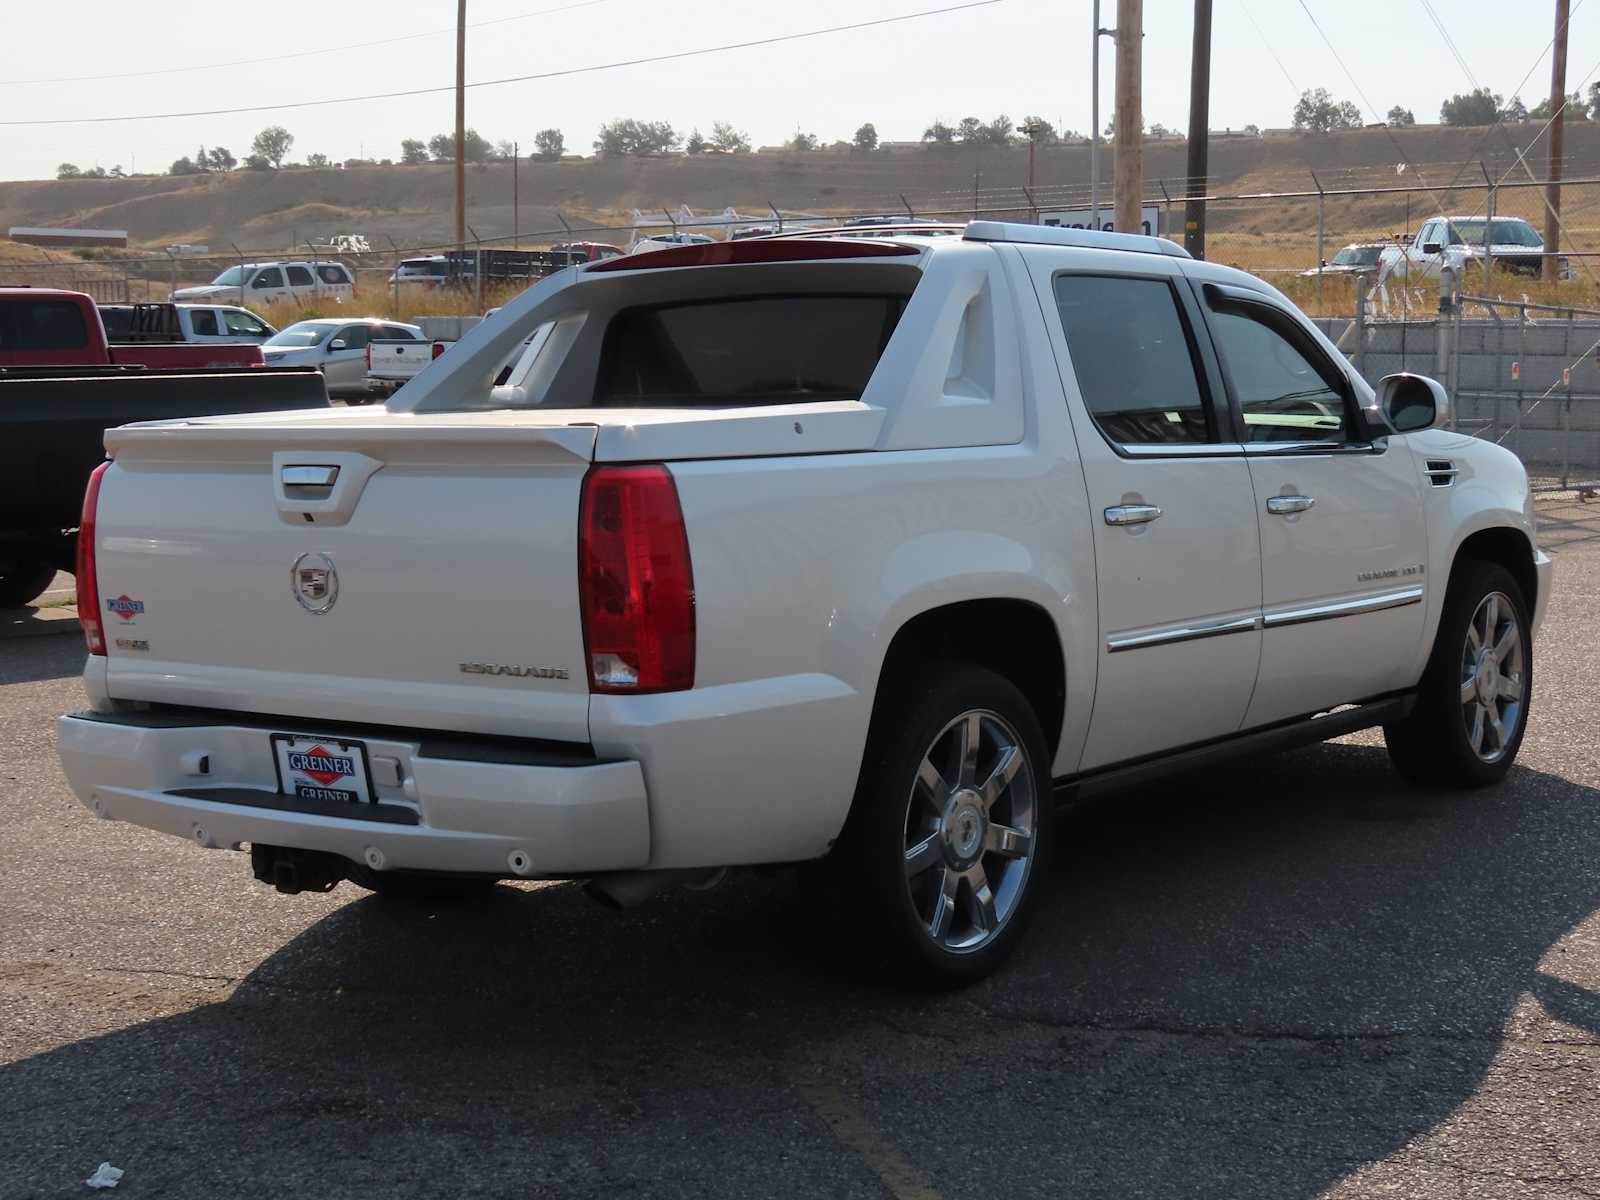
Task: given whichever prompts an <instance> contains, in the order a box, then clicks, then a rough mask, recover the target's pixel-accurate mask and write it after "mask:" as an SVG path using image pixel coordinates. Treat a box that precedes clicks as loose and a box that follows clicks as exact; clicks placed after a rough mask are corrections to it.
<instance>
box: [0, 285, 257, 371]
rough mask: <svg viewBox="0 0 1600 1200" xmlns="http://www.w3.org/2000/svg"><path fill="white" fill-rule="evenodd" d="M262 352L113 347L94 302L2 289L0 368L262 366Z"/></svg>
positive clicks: (221, 347) (195, 345)
mask: <svg viewBox="0 0 1600 1200" xmlns="http://www.w3.org/2000/svg"><path fill="white" fill-rule="evenodd" d="M262 363H263V359H262V357H261V347H260V346H257V345H254V344H251V343H245V342H241V343H238V344H237V345H235V344H233V343H228V342H217V343H204V342H171V343H166V342H143V343H138V344H135V345H129V346H113V345H111V344H109V343H108V342H107V341H106V331H105V326H104V325H102V324H101V322H100V310H99V309H97V308H96V307H95V303H94V299H93V298H92V297H90V296H86V295H84V293H82V292H66V291H57V290H55V289H54V288H30V287H0V369H3V368H5V367H76V366H101V367H103V366H125V367H183V368H191V369H192V368H195V367H259V366H261V365H262Z"/></svg>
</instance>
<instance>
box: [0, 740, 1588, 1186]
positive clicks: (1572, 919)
mask: <svg viewBox="0 0 1600 1200" xmlns="http://www.w3.org/2000/svg"><path fill="white" fill-rule="evenodd" d="M1597 799H1600V793H1597V792H1596V791H1595V790H1594V789H1591V788H1587V787H1583V786H1580V785H1577V784H1574V783H1571V782H1569V781H1567V780H1564V779H1561V778H1559V777H1556V776H1553V775H1547V774H1541V773H1539V772H1537V771H1533V770H1529V769H1523V768H1518V769H1516V770H1515V771H1514V772H1513V774H1512V776H1511V777H1510V778H1509V779H1508V781H1507V782H1506V783H1505V784H1504V785H1502V786H1501V787H1500V788H1498V789H1495V790H1492V791H1489V792H1486V793H1478V794H1472V795H1465V796H1460V795H1457V796H1450V795H1438V794H1429V793H1424V792H1419V791H1417V790H1414V789H1412V788H1410V787H1408V786H1407V785H1405V784H1403V783H1402V782H1401V781H1400V780H1399V778H1398V777H1397V776H1396V775H1394V774H1393V773H1392V772H1391V771H1390V770H1389V768H1388V766H1387V760H1386V757H1385V755H1384V753H1383V751H1382V750H1381V749H1375V748H1373V747H1371V746H1366V745H1351V744H1336V745H1328V746H1321V747H1316V748H1313V749H1311V750H1307V751H1302V752H1299V753H1296V754H1294V755H1290V756H1283V757H1280V758H1276V759H1271V760H1266V761H1263V762H1258V763H1252V764H1249V765H1246V766H1242V767H1239V768H1235V769H1229V770H1218V771H1210V772H1206V773H1204V774H1196V775H1193V776H1191V777H1189V778H1187V779H1185V780H1182V781H1180V782H1178V783H1175V784H1172V785H1168V786H1165V787H1162V788H1160V789H1154V790H1151V791H1148V792H1146V793H1143V794H1140V795H1138V796H1133V797H1127V798H1124V799H1121V800H1117V801H1114V802H1106V803H1102V804H1100V805H1098V806H1097V807H1095V808H1093V809H1088V810H1083V811H1079V812H1076V813H1073V814H1070V815H1068V816H1067V818H1066V819H1064V820H1063V821H1062V822H1061V829H1060V832H1061V834H1062V839H1061V842H1060V853H1059V854H1058V856H1057V862H1056V869H1055V871H1054V872H1053V875H1052V878H1051V879H1050V881H1049V888H1048V891H1047V893H1046V895H1045V897H1044V899H1045V903H1044V904H1043V905H1042V907H1041V910H1040V911H1039V913H1038V920H1037V923H1036V924H1035V926H1034V927H1033V929H1032V930H1031V931H1030V935H1029V938H1028V940H1027V942H1026V944H1025V945H1024V947H1023V948H1022V950H1021V952H1020V953H1019V954H1018V955H1017V957H1016V958H1015V959H1014V960H1013V961H1012V963H1011V964H1010V965H1009V967H1008V968H1007V969H1005V970H1004V971H1002V973H1001V974H999V975H998V976H997V977H995V978H993V979H991V980H988V981H986V982H985V983H983V984H981V985H979V986H978V987H975V988H972V989H970V990H968V991H965V992H961V993H956V994H953V995H946V996H934V997H929V996H918V995H910V994H906V993H903V992H897V991H894V990H892V989H889V988H885V987H881V986H878V985H875V984H871V983H868V982H865V981H863V980H862V979H861V978H860V977H859V976H858V975H857V974H855V973H853V972H851V971H849V970H847V969H846V968H844V967H842V966H840V965H839V956H838V955H837V954H836V953H835V950H836V947H837V945H838V944H839V943H840V942H841V941H842V940H844V939H845V938H846V937H847V935H848V924H847V923H848V914H843V915H840V914H831V915H828V916H826V917H825V916H824V914H825V913H827V906H826V905H823V904H819V903H816V902H815V901H816V898H815V897H808V896H807V895H806V894H805V893H804V892H803V891H800V890H797V887H798V885H796V884H794V883H793V882H792V881H791V880H789V879H787V878H762V877H759V876H746V877H744V878H742V879H736V880H734V881H731V882H730V883H729V884H727V885H725V886H724V887H723V888H721V889H719V890H717V891H714V892H712V893H709V894H706V895H689V894H681V893H680V894H673V895H670V896H667V897H664V898H662V899H659V900H657V901H654V902H652V903H649V904H647V905H645V906H644V907H641V908H639V909H636V910H633V911H632V912H630V913H627V914H624V915H622V916H620V917H619V916H616V915H613V914H610V913H608V912H606V911H603V910H602V909H600V908H599V907H598V906H594V905H592V904H591V903H590V902H589V901H588V900H586V899H585V898H584V897H582V896H581V895H579V894H578V892H577V889H575V888H572V887H565V886H559V887H547V888H540V889H527V888H522V887H510V886H506V887H500V888H497V889H496V890H495V894H494V895H493V896H492V897H490V898H488V899H485V900H481V901H477V902H471V903H465V904H459V905H452V906H430V905H426V904H422V905H403V904H395V903H391V902H387V901H383V900H379V899H377V898H374V897H366V898H361V899H356V898H355V896H356V893H355V892H354V889H353V888H352V887H351V885H343V886H344V888H345V889H347V890H349V891H350V894H351V897H352V902H351V903H347V904H345V905H343V906H342V907H340V908H338V909H336V910H335V911H333V912H332V913H331V914H330V915H328V916H327V917H325V918H324V919H322V920H320V921H318V922H317V923H316V924H315V925H313V926H311V927H310V928H308V929H307V930H306V931H305V932H304V933H303V934H301V935H300V936H298V937H296V938H295V939H294V940H293V941H291V942H289V943H288V944H286V945H284V946H283V947H282V949H280V950H279V951H278V952H276V953H275V954H273V955H272V956H271V957H270V958H268V959H266V960H265V961H263V962H262V963H261V964H260V965H259V966H258V967H257V968H256V969H255V970H254V971H253V972H252V973H251V974H250V975H249V977H248V978H246V979H244V980H243V981H241V982H240V983H239V984H238V986H237V987H236V988H234V989H233V990H232V992H231V993H228V992H227V991H226V989H225V988H224V989H223V990H222V991H220V992H218V993H216V994H218V995H223V996H226V999H224V1000H222V1001H221V1002H217V1003H206V1002H205V1001H204V999H203V998H202V999H199V1000H198V1001H196V1002H194V1005H193V1006H190V1007H187V1009H186V1011H183V1012H181V1013H179V1014H178V1015H174V1016H170V1017H163V1018H159V1019H155V1020H150V1021H147V1022H145V1023H143V1024H140V1025H137V1026H134V1027H132V1028H128V1029H124V1030H121V1031H119V1032H114V1033H110V1034H106V1035H104V1036H99V1037H91V1038H87V1039H85V1040H82V1041H79V1042H77V1043H74V1044H71V1045H68V1046H65V1047H63V1048H61V1049H59V1050H55V1051H51V1052H48V1053H44V1054H40V1055H37V1056H35V1057H33V1058H31V1059H27V1060H24V1061H22V1062H20V1063H17V1064H14V1065H12V1066H10V1067H6V1068H4V1069H0V1097H9V1100H0V1112H3V1114H4V1121H3V1122H0V1125H6V1126H9V1127H10V1128H9V1131H8V1132H6V1133H4V1134H0V1148H5V1149H9V1150H11V1151H13V1152H14V1153H12V1154H8V1155H4V1156H0V1159H4V1158H9V1159H10V1160H11V1162H12V1163H13V1166H12V1167H10V1168H5V1167H3V1166H0V1185H4V1186H0V1192H4V1193H5V1194H6V1195H17V1194H21V1195H31V1194H40V1195H43V1194H56V1193H57V1192H58V1191H59V1192H62V1193H65V1192H68V1191H71V1192H72V1193H73V1194H78V1193H79V1192H80V1191H81V1185H79V1184H78V1183H77V1179H78V1178H81V1175H82V1174H83V1173H86V1172H87V1171H88V1170H89V1169H91V1168H92V1167H93V1164H94V1162H97V1161H99V1159H100V1158H101V1157H112V1158H113V1160H114V1161H116V1162H117V1163H118V1164H119V1165H122V1166H126V1167H128V1168H129V1175H128V1177H127V1179H126V1180H125V1181H124V1186H123V1187H122V1188H121V1189H120V1190H119V1195H120V1194H124V1193H125V1194H128V1195H134V1196H143V1195H156V1194H160V1195H179V1196H186V1195H191V1194H192V1195H196V1196H199V1195H222V1194H237V1195H247V1194H258V1193H259V1192H260V1191H261V1190H262V1189H263V1187H264V1186H265V1185H266V1184H267V1183H268V1182H269V1181H270V1183H271V1187H270V1189H269V1190H271V1191H272V1192H273V1193H274V1194H291V1193H292V1192H293V1191H294V1190H295V1189H301V1190H305V1189H309V1190H307V1191H306V1194H323V1195H357V1194H377V1193H383V1194H386V1195H411V1194H418V1195H452V1196H460V1195H480V1194H482V1195H498V1194H503V1193H505V1192H508V1191H511V1190H518V1191H524V1192H525V1194H530V1195H559V1196H578V1195H585V1196H586V1195H595V1196H611V1195H616V1194H618V1193H622V1192H629V1193H631V1194H637V1195H641V1196H676V1195H695V1196H707V1195H714V1196H739V1197H752V1196H776V1195H794V1196H852V1195H863V1196H873V1195H883V1194H885V1191H886V1188H887V1191H888V1192H889V1193H890V1194H893V1195H896V1196H902V1195H921V1196H927V1195H943V1196H946V1197H957V1196H969V1195H980V1194H981V1195H1005V1196H1032V1195H1039V1196H1062V1195H1071V1196H1074V1197H1081V1196H1107V1197H1112V1196H1115V1197H1131V1196H1144V1195H1152V1196H1169V1195H1185V1196H1217V1197H1229V1198H1237V1197H1244V1196H1263V1197H1267V1196H1270V1197H1311V1196H1315V1195H1318V1194H1320V1193H1322V1192H1323V1191H1324V1190H1325V1189H1327V1188H1329V1187H1330V1186H1332V1185H1334V1184H1335V1183H1337V1182H1338V1181H1340V1180H1341V1179H1346V1178H1347V1177H1348V1176H1350V1175H1351V1174H1352V1173H1353V1172H1356V1171H1358V1170H1359V1169H1360V1168H1362V1167H1363V1166H1364V1165H1366V1164H1370V1163H1373V1162H1376V1161H1378V1160H1381V1159H1383V1158H1385V1157H1387V1156H1390V1155H1393V1154H1395V1153H1396V1152H1397V1151H1400V1150H1402V1148H1404V1147H1406V1146H1407V1145H1408V1143H1411V1142H1413V1141H1414V1140H1415V1139H1418V1138H1422V1137H1424V1136H1426V1135H1428V1134H1429V1133H1430V1132H1431V1131H1435V1130H1436V1129H1437V1128H1438V1127H1439V1126H1440V1124H1441V1123H1442V1122H1444V1121H1446V1119H1447V1118H1450V1117H1452V1116H1453V1115H1454V1114H1457V1113H1458V1112H1459V1110H1461V1109H1462V1108H1463V1106H1465V1105H1467V1104H1468V1102H1469V1101H1470V1100H1471V1099H1472V1098H1473V1097H1474V1095H1475V1094H1476V1093H1477V1092H1478V1090H1479V1089H1480V1088H1481V1087H1483V1086H1485V1081H1486V1076H1488V1075H1489V1074H1490V1072H1491V1068H1492V1067H1493V1066H1494V1065H1495V1062H1496V1060H1497V1058H1498V1057H1499V1056H1501V1055H1502V1054H1503V1053H1504V1052H1506V1049H1507V1047H1508V1046H1510V1045H1511V1044H1512V1043H1513V1042H1514V1041H1515V1040H1516V1039H1517V1037H1518V1033H1517V1029H1518V1023H1519V1022H1524V1021H1526V1020H1530V1019H1532V1020H1538V1021H1547V1019H1548V1018H1547V1017H1546V1016H1545V1015H1544V1013H1541V1012H1540V1011H1539V1009H1538V1006H1543V1010H1544V1012H1545V1013H1548V1015H1549V1016H1550V1017H1554V1018H1556V1019H1558V1020H1559V1021H1561V1022H1564V1023H1566V1024H1568V1025H1570V1026H1573V1027H1575V1028H1576V1030H1577V1031H1578V1032H1577V1034H1576V1035H1571V1034H1569V1036H1575V1037H1577V1038H1578V1039H1587V1040H1593V1039H1595V1038H1600V995H1597V994H1596V992H1595V991H1594V990H1593V988H1594V987H1595V984H1596V979H1595V977H1594V976H1593V974H1590V975H1588V976H1586V977H1581V978H1576V979H1574V978H1568V977H1566V976H1565V975H1564V974H1562V973H1561V971H1559V970H1553V969H1551V967H1550V961H1554V960H1555V959H1556V958H1557V957H1558V956H1559V951H1557V952H1556V953H1554V954H1553V953H1552V948H1553V947H1555V946H1556V945H1557V943H1559V942H1561V940H1562V939H1563V937H1564V936H1565V935H1566V934H1567V933H1568V932H1569V931H1570V930H1572V929H1573V927H1574V926H1575V925H1577V924H1578V923H1580V922H1582V921H1584V920H1585V919H1586V918H1588V917H1589V916H1590V915H1591V913H1593V912H1594V911H1595V910H1596V908H1597V907H1600V889H1597V884H1596V872H1595V867H1594V864H1595V863H1596V862H1597V861H1600V805H1597V804H1596V800H1597ZM241 869H243V868H242V866H241ZM152 886H156V884H155V883H152ZM185 894H186V893H185ZM282 902H283V903H294V901H291V900H284V901H282ZM219 936H220V937H224V938H225V937H227V936H228V934H227V931H226V930H225V929H224V930H220V931H219ZM1584 969H1585V970H1588V971H1590V972H1592V971H1594V969H1595V965H1594V964H1593V963H1589V964H1587V966H1586V967H1585V968H1584ZM125 982H126V981H124V983H125ZM182 985H183V981H181V980H180V981H178V983H177V986H182ZM203 985H204V981H196V986H197V987H199V986H203ZM212 986H215V985H212ZM1530 996H1531V997H1532V999H1530V998H1529V997H1530ZM1535 1001H1536V1002H1537V1004H1535V1003H1534V1002H1535ZM1519 1006H1520V1007H1519ZM1530 1006H1532V1011H1533V1016H1532V1017H1531V1018H1530V1017H1529V1016H1528V1012H1529V1009H1530ZM1518 1014H1520V1015H1518ZM1533 1044H1534V1046H1535V1052H1537V1039H1535V1040H1534V1043H1533ZM1577 1108H1578V1109H1579V1110H1581V1108H1582V1105H1581V1104H1579V1105H1578V1106H1577ZM1537 1111H1538V1112H1539V1113H1540V1117H1541V1119H1543V1120H1545V1121H1547V1122H1548V1121H1551V1120H1558V1119H1560V1118H1559V1117H1557V1116H1552V1115H1551V1114H1550V1113H1548V1112H1546V1111H1545V1110H1543V1109H1539V1110H1537ZM1506 1119H1507V1120H1510V1119H1512V1117H1511V1116H1509V1115H1507V1118H1506ZM1571 1119H1572V1120H1573V1121H1574V1122H1579V1121H1581V1118H1580V1117H1578V1116H1573V1117H1571ZM841 1129H843V1132H841ZM861 1130H866V1131H868V1132H866V1133H862V1132H860V1131H861ZM852 1131H854V1132H852ZM1512 1132H1513V1131H1512V1130H1509V1129H1508V1130H1503V1131H1497V1130H1495V1129H1494V1128H1492V1127H1491V1128H1489V1129H1487V1130H1484V1131H1481V1132H1480V1133H1479V1134H1477V1135H1475V1136H1481V1137H1487V1138H1493V1137H1495V1136H1497V1134H1498V1133H1504V1134H1505V1135H1507V1136H1510V1135H1511V1133H1512ZM1574 1136H1577V1127H1576V1126H1575V1127H1574ZM8 1143H9V1145H8ZM72 1152H75V1156H74V1157H66V1158H64V1157H63V1155H66V1154H69V1153H72ZM85 1155H86V1156H87V1157H85ZM885 1156H887V1158H888V1160H890V1166H891V1167H892V1168H893V1169H888V1168H885V1166H884V1160H885ZM80 1159H81V1161H82V1163H84V1164H87V1165H85V1166H84V1167H83V1169H82V1171H80V1172H79V1173H78V1175H77V1176H71V1175H70V1174H63V1173H62V1172H63V1171H66V1172H71V1171H74V1170H77V1169H78V1165H79V1160H80ZM894 1162H898V1163H899V1166H898V1167H894V1166H893V1164H894ZM8 1171H9V1172H10V1173H12V1179H11V1181H10V1183H6V1182H5V1178H6V1175H7V1173H8ZM897 1171H898V1172H900V1174H898V1175H897V1174H896V1172H897ZM906 1171H909V1172H910V1173H911V1174H910V1176H906V1175H905V1172H906ZM907 1177H909V1178H913V1179H920V1180H921V1181H922V1183H923V1184H924V1185H926V1186H929V1187H931V1188H932V1189H934V1191H932V1192H919V1191H916V1190H914V1189H912V1190H909V1191H908V1190H907V1185H906V1184H905V1182H904V1179H905V1178H907ZM896 1179H899V1181H900V1182H898V1183H896V1182H895V1180H896ZM69 1183H70V1185H71V1186H68V1185H69ZM30 1187H31V1188H33V1189H35V1190H34V1191H30V1190H29V1189H30Z"/></svg>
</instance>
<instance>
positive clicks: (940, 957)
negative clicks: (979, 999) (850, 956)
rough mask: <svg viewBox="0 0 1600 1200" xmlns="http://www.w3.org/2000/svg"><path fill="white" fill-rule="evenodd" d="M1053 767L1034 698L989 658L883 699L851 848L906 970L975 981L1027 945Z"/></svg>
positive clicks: (879, 923)
mask: <svg viewBox="0 0 1600 1200" xmlns="http://www.w3.org/2000/svg"><path fill="white" fill-rule="evenodd" d="M1049 771H1050V768H1049V756H1048V751H1047V749H1046V746H1045V741H1044V736H1043V734H1042V733H1041V732H1040V730H1039V723H1038V719H1037V718H1036V717H1035V715H1034V712H1033V708H1032V706H1031V705H1030V704H1029V703H1028V700H1027V698H1026V697H1025V696H1024V695H1023V694H1022V693H1021V691H1019V690H1018V689H1017V687H1016V686H1015V685H1014V684H1013V683H1011V681H1010V680H1008V679H1006V678H1004V677H1003V676H1000V675H997V674H995V673H994V672H992V671H989V670H986V669H984V668H982V667H977V666H973V665H968V664H949V665H946V666H945V667H943V668H942V669H938V670H933V671H929V672H928V673H926V674H923V675H920V676H918V677H916V678H914V679H912V680H910V681H907V683H906V684H905V685H904V686H902V687H900V688H898V689H897V690H896V692H895V693H894V698H893V699H889V698H886V700H885V702H884V703H883V704H882V705H880V711H879V712H878V713H877V714H876V715H875V719H874V722H873V731H872V734H871V736H870V738H869V743H868V747H867V757H866V760H865V762H864V764H863V767H862V772H861V780H860V783H859V785H858V788H857V792H856V796H855V801H854V804H853V807H852V809H851V816H850V820H849V822H848V823H847V825H846V828H845V832H844V835H843V837H842V838H841V841H840V846H839V848H838V851H837V855H838V857H839V858H840V866H842V867H843V868H844V870H845V872H846V875H847V880H846V882H847V884H848V887H847V891H848V893H849V894H850V895H851V897H852V899H853V900H855V902H856V903H857V905H858V911H859V916H860V920H861V925H862V927H863V929H864V931H865V932H866V933H867V934H868V936H869V938H870V939H871V941H872V943H873V945H874V947H875V949H877V950H878V951H879V952H880V953H881V956H882V958H883V959H884V960H886V961H888V962H891V963H892V964H894V966H895V967H896V968H897V969H898V971H899V973H900V977H901V978H910V979H912V980H914V981H915V982H918V983H922V984H925V985H931V986H936V987H953V986H959V985H961V984H966V983H971V982H974V981H976V980H978V979H981V978H982V977H983V976H985V975H987V974H988V973H989V972H991V971H993V970H994V969H995V968H996V967H997V966H999V964H1000V963H1001V961H1002V960H1003V959H1004V958H1005V957H1006V956H1007V955H1008V954H1009V953H1010V952H1011V950H1012V949H1013V948H1014V947H1015V945H1016V942H1017V940H1018V938H1019V937H1020V936H1021V935H1022V930H1023V926H1024V925H1025V923H1026V920H1027V918H1028V916H1029V913H1030V911H1031V909H1032V907H1033V905H1034V900H1035V896H1036V894H1037V893H1038V891H1039V886H1040V884H1039V879H1040V873H1041V865H1042V860H1043V859H1045V858H1046V857H1047V851H1048V843H1047V837H1046V835H1047V833H1048V831H1049V827H1050V803H1049V791H1050V773H1049Z"/></svg>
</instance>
